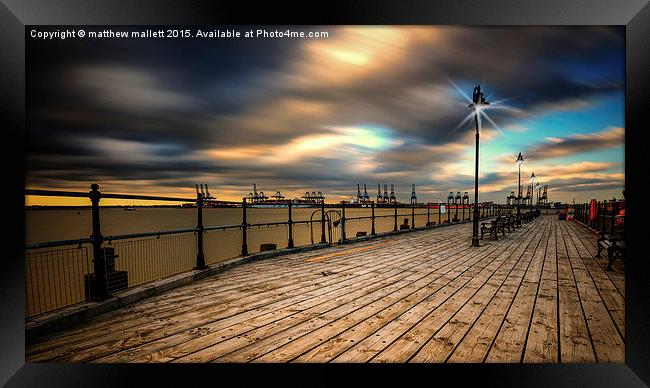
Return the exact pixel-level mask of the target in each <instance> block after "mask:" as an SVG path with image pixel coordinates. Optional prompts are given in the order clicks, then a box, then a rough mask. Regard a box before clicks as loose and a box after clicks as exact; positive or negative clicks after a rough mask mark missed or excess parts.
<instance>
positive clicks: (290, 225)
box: [287, 200, 293, 248]
mask: <svg viewBox="0 0 650 388" xmlns="http://www.w3.org/2000/svg"><path fill="white" fill-rule="evenodd" d="M291 204H292V201H291V200H289V223H288V225H289V242H288V244H287V248H293V219H292V218H291Z"/></svg>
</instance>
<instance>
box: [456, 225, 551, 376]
mask: <svg viewBox="0 0 650 388" xmlns="http://www.w3.org/2000/svg"><path fill="white" fill-rule="evenodd" d="M537 220H539V221H537ZM537 220H536V221H534V222H541V221H542V220H543V221H545V222H549V221H548V219H546V217H544V218H542V219H537ZM526 225H528V226H530V227H533V226H534V225H536V224H534V223H529V224H526ZM536 237H537V238H539V239H541V235H538V236H536ZM522 254H523V252H522ZM531 261H532V252H530V251H529V253H528V254H527V255H525V256H524V257H523V258H522V260H520V261H519V262H518V263H517V267H516V269H515V270H513V271H512V273H511V274H510V275H509V276H508V277H507V278H506V280H505V282H504V283H503V284H502V285H501V287H500V288H499V290H498V291H497V293H496V294H495V295H494V297H493V298H492V300H491V301H490V303H489V304H488V306H487V307H486V308H485V309H484V310H483V312H482V313H481V315H480V316H479V318H478V319H477V320H476V322H475V323H474V325H473V326H472V327H471V329H470V330H469V331H468V333H467V334H466V335H465V337H464V338H463V339H462V341H461V342H460V343H459V344H458V346H457V347H456V349H455V350H454V351H453V353H452V354H451V355H450V356H449V358H448V359H447V361H448V362H453V363H458V362H471V363H477V362H484V360H485V358H486V357H487V354H488V352H489V351H490V348H491V347H492V344H493V342H494V340H495V337H496V336H497V334H498V332H499V330H500V328H501V326H502V325H503V322H504V319H505V317H506V315H507V314H508V311H509V309H510V306H511V305H512V301H513V300H514V298H515V295H516V293H517V290H518V289H519V286H520V284H521V282H522V280H523V277H524V275H525V273H526V270H527V268H528V265H529V263H530V262H531Z"/></svg>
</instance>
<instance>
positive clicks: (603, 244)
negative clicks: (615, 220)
mask: <svg viewBox="0 0 650 388" xmlns="http://www.w3.org/2000/svg"><path fill="white" fill-rule="evenodd" d="M597 242H598V253H597V254H596V257H602V256H601V255H600V252H601V251H602V250H603V249H606V250H607V259H608V263H607V269H608V270H611V269H612V263H614V260H616V259H618V258H621V259H623V258H625V240H624V239H623V236H621V235H619V234H613V235H607V234H603V235H601V237H599V238H598V240H597Z"/></svg>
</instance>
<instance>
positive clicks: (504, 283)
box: [26, 216, 625, 363]
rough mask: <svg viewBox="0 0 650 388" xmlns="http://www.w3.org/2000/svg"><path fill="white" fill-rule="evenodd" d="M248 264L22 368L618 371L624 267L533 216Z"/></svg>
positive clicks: (98, 325)
mask: <svg viewBox="0 0 650 388" xmlns="http://www.w3.org/2000/svg"><path fill="white" fill-rule="evenodd" d="M470 235H471V224H469V223H468V224H464V225H455V226H449V227H446V228H440V229H432V230H428V231H423V232H418V233H409V234H404V235H394V236H388V237H385V238H381V239H378V240H375V241H366V242H361V243H357V244H353V245H349V246H347V245H346V246H337V247H332V248H327V249H324V250H320V251H312V252H304V253H297V254H292V255H288V256H285V257H279V258H275V259H269V260H263V261H259V262H253V263H247V264H243V265H241V266H238V267H235V268H232V269H230V270H228V271H225V272H223V273H220V274H217V275H215V276H212V277H210V278H207V279H203V280H201V281H198V282H196V283H194V284H191V285H187V286H184V287H180V288H177V289H174V290H170V291H168V292H166V293H164V294H161V295H158V296H156V297H152V298H150V299H148V300H144V301H141V302H138V303H136V304H134V305H132V306H129V307H126V308H122V309H119V310H116V311H112V312H109V313H106V314H103V315H101V316H97V317H95V318H93V319H90V320H89V321H87V322H84V323H81V324H79V325H77V326H76V327H73V328H70V329H68V330H64V331H61V332H59V333H53V334H50V335H48V336H46V337H42V338H41V339H38V340H37V341H36V342H35V343H33V344H28V345H27V351H26V353H27V354H26V358H27V361H28V362H39V361H66V362H68V361H71V362H288V361H292V362H329V361H332V362H405V361H410V362H517V363H518V362H535V363H539V362H547V363H548V362H571V363H574V362H623V361H624V333H625V332H624V295H625V294H624V277H623V265H624V263H623V261H622V260H620V261H617V263H616V265H615V267H614V270H613V271H606V270H605V267H606V266H607V262H606V259H597V258H594V256H595V249H596V245H595V237H594V234H593V232H592V231H589V230H588V229H586V228H584V227H583V226H581V225H578V224H576V223H572V222H567V221H559V220H558V219H557V218H556V217H554V216H544V217H540V218H538V219H536V220H534V221H533V222H530V223H528V224H524V226H523V227H522V228H519V229H517V230H515V231H514V232H512V233H507V234H506V236H505V237H504V238H500V239H499V240H498V241H493V240H485V241H483V242H482V243H481V244H482V246H481V247H479V248H472V247H470V246H469V243H470Z"/></svg>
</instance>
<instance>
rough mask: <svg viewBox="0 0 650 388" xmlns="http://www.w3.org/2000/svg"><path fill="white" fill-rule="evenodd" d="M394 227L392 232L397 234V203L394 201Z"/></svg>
mask: <svg viewBox="0 0 650 388" xmlns="http://www.w3.org/2000/svg"><path fill="white" fill-rule="evenodd" d="M394 219H395V225H394V226H393V232H397V201H395V217H394Z"/></svg>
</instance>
